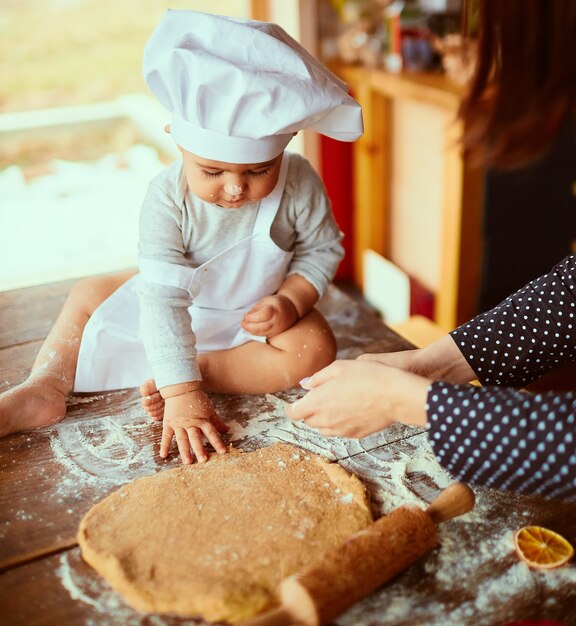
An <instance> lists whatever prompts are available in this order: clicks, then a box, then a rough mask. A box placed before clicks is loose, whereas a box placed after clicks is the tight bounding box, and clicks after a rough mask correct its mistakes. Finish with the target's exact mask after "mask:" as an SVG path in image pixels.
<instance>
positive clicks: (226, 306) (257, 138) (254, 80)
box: [0, 10, 362, 463]
mask: <svg viewBox="0 0 576 626" xmlns="http://www.w3.org/2000/svg"><path fill="white" fill-rule="evenodd" d="M144 77H145V79H146V81H147V83H148V85H149V86H150V88H151V90H152V92H153V93H154V94H155V95H156V97H157V98H158V99H159V100H160V102H161V103H162V104H163V105H164V106H165V107H166V108H167V109H168V110H169V111H170V112H171V114H172V121H171V124H170V127H169V132H170V134H171V136H172V138H173V140H174V141H175V143H176V145H177V146H178V148H179V150H180V153H181V155H182V158H181V159H179V160H177V161H176V162H174V163H173V164H171V165H170V166H168V167H167V168H166V169H165V170H164V171H163V172H161V173H160V174H159V175H158V176H157V177H156V178H155V179H154V180H153V181H152V182H151V184H150V187H149V190H148V193H147V195H146V198H145V200H144V203H143V207H142V213H141V220H140V243H139V270H140V271H139V273H138V274H136V275H133V276H130V275H129V274H126V273H124V274H121V275H114V276H110V277H104V278H98V279H87V280H85V281H84V282H82V283H80V284H79V286H78V287H77V288H75V289H74V290H73V292H72V294H71V296H70V298H69V300H68V301H67V303H66V304H65V306H64V309H63V312H62V314H61V316H60V318H59V319H58V320H57V322H56V325H55V327H54V329H53V331H52V332H51V333H50V335H49V336H48V338H47V340H46V343H45V345H44V346H43V347H42V349H41V351H40V354H39V357H38V359H37V361H36V363H35V364H34V367H33V370H32V373H31V375H30V378H29V379H28V381H26V382H25V383H24V384H23V385H21V386H20V387H18V388H16V389H14V390H11V391H10V392H8V393H7V394H5V395H4V396H2V397H0V429H2V428H3V430H4V433H7V432H13V431H15V430H20V429H24V428H31V427H38V426H42V425H44V424H46V423H52V422H53V421H55V420H57V419H60V418H61V417H62V416H63V415H64V413H65V403H64V399H65V397H66V395H67V394H68V393H70V391H72V390H75V391H96V390H98V391H100V390H106V389H119V388H125V387H134V386H137V385H138V384H140V383H141V382H142V381H148V382H145V383H144V384H143V385H142V387H141V392H142V394H143V396H144V400H143V404H144V406H145V408H146V410H147V411H148V412H149V413H150V415H151V416H152V417H153V418H154V419H163V434H162V443H161V447H160V455H161V456H162V457H166V456H167V455H168V451H169V447H170V445H171V442H172V440H173V438H175V439H176V442H177V446H178V449H179V452H180V455H181V457H182V460H183V462H184V463H191V462H192V460H193V457H194V456H195V457H196V459H197V460H198V461H204V460H206V458H207V454H206V450H205V448H204V439H203V437H205V438H206V439H207V440H208V441H209V442H210V443H211V444H212V446H213V447H214V449H215V450H216V451H217V452H221V453H223V452H225V450H226V448H225V446H224V443H223V442H222V439H221V436H220V435H221V433H222V432H224V431H225V430H226V426H225V425H224V423H223V422H222V420H221V419H220V418H219V416H218V415H217V414H216V412H215V410H214V407H213V405H212V402H211V401H210V399H209V397H208V395H207V394H208V393H210V392H217V393H247V394H258V393H266V392H275V391H279V390H281V389H286V388H289V387H292V386H294V385H295V384H296V383H297V382H298V381H299V380H300V379H301V378H303V377H306V376H309V375H311V374H312V373H313V372H315V371H317V370H318V369H320V368H322V367H324V366H325V365H327V364H328V363H330V362H331V361H332V360H333V359H334V357H335V353H336V345H335V340H334V336H333V334H332V332H331V330H330V328H329V326H328V324H327V322H326V321H325V319H324V318H323V317H322V315H321V314H320V313H319V312H318V311H317V310H316V309H315V308H314V305H315V304H316V302H317V301H318V299H319V297H320V296H321V295H322V294H323V293H324V292H325V290H326V288H327V286H328V284H329V283H330V281H331V280H332V278H333V276H334V273H335V271H336V269H337V266H338V263H339V261H340V259H341V257H342V254H343V250H342V247H341V244H340V240H341V233H340V231H339V229H338V227H337V224H336V223H335V220H334V218H333V216H332V213H331V210H330V204H329V201H328V199H327V197H326V193H325V190H324V187H323V185H322V182H321V180H320V179H319V177H318V176H317V174H316V173H315V172H314V170H313V168H312V167H311V165H310V164H309V163H308V162H307V161H306V160H305V159H304V158H303V157H301V156H299V155H296V154H290V153H288V152H286V151H285V148H286V146H287V145H288V143H289V141H290V140H291V139H292V137H293V136H294V135H295V134H296V133H297V132H298V131H299V130H301V129H304V128H311V129H314V130H316V131H318V132H321V133H323V134H326V135H329V136H331V137H334V138H337V139H343V140H346V141H352V140H355V139H356V138H358V137H359V136H360V134H361V132H362V119H361V112H360V107H359V106H358V104H357V103H356V102H355V101H354V100H353V99H352V98H350V96H348V95H347V93H346V88H345V85H344V84H343V83H342V82H341V81H339V79H337V78H336V77H335V76H333V75H332V74H331V73H330V72H328V70H326V68H324V67H323V66H322V65H320V64H319V63H318V62H317V61H316V60H315V59H314V58H313V57H311V56H310V55H309V54H308V53H307V52H306V51H305V50H304V49H303V48H302V47H301V46H300V45H299V44H298V43H297V42H296V41H294V40H293V39H292V38H291V37H289V35H287V34H286V33H285V32H284V31H283V30H282V29H281V28H280V27H278V26H276V25H274V24H269V23H264V22H256V21H250V20H238V19H232V18H225V17H221V16H214V15H208V14H204V13H197V12H193V11H175V10H171V11H168V12H167V13H166V14H165V16H164V18H163V19H162V21H161V23H160V24H159V26H158V28H157V29H156V31H155V32H154V33H153V35H152V37H151V39H150V41H149V42H148V44H147V46H146V49H145V55H144ZM80 339H81V342H79V340H80ZM79 343H80V345H79ZM72 381H73V386H72ZM18 398H20V404H19V407H20V409H19V410H20V417H19V419H17V420H16V421H14V416H16V415H17V414H16V413H15V411H16V410H17V409H16V408H15V407H16V405H17V400H18ZM33 398H35V400H33ZM22 400H23V401H24V402H22ZM32 402H35V404H36V407H37V408H38V407H39V406H42V407H43V409H44V410H43V411H42V414H43V415H45V416H44V417H38V412H36V417H35V418H34V421H32V422H31V413H30V409H23V408H22V407H24V405H27V406H28V405H31V403H32ZM56 405H58V409H57V410H56V408H55V407H56ZM49 406H51V407H52V408H50V410H48V407H49ZM10 411H11V412H10ZM48 414H50V415H48ZM3 416H4V417H3ZM6 416H8V417H6ZM27 416H28V417H27ZM2 423H4V427H2V426H1V424H2ZM1 432H2V430H0V433H1Z"/></svg>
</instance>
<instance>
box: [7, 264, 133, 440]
mask: <svg viewBox="0 0 576 626" xmlns="http://www.w3.org/2000/svg"><path fill="white" fill-rule="evenodd" d="M133 274H134V272H133V271H130V272H119V273H117V274H111V275H109V276H96V277H93V278H84V279H83V280H81V281H79V282H78V283H76V284H75V285H74V286H73V287H72V289H71V290H70V294H69V295H68V298H67V299H66V302H65V303H64V306H63V307H62V310H61V311H60V314H59V316H58V318H57V319H56V322H55V323H54V326H53V327H52V330H51V331H50V333H49V334H48V336H47V337H46V340H45V341H44V343H43V344H42V347H41V348H40V351H39V352H38V356H37V357H36V360H35V361H34V365H33V366H32V370H31V372H30V376H29V377H28V378H27V379H26V380H25V381H24V382H23V383H21V384H20V385H18V386H17V387H14V388H12V389H10V390H8V391H6V392H5V393H3V394H2V395H0V437H3V436H5V435H8V434H10V433H13V432H18V431H20V430H30V429H32V428H40V427H41V426H48V425H50V424H53V423H55V422H57V421H59V420H60V419H62V418H63V417H64V415H65V414H66V396H67V395H68V394H69V393H70V392H71V391H72V388H73V386H74V376H75V374H76V363H77V361H78V352H79V350H80V339H81V337H82V332H83V331H84V327H85V326H86V323H87V322H88V319H89V318H90V316H91V315H92V313H93V312H94V310H95V309H96V308H97V307H98V305H100V304H101V303H102V302H103V301H104V300H105V299H106V298H107V297H108V296H109V295H110V294H112V293H113V292H114V291H115V290H116V289H117V288H118V287H119V286H120V285H121V284H122V283H124V282H125V281H126V280H128V278H130V276H132V275H133Z"/></svg>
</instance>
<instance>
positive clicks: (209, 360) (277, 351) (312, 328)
mask: <svg viewBox="0 0 576 626" xmlns="http://www.w3.org/2000/svg"><path fill="white" fill-rule="evenodd" d="M335 358H336V339H335V338H334V334H333V333H332V329H331V328H330V326H329V325H328V322H327V321H326V320H325V319H324V317H323V316H322V315H321V314H320V313H319V312H318V311H316V310H315V309H314V310H312V311H311V312H310V313H309V314H308V315H306V316H305V317H303V318H302V319H301V320H300V321H299V322H298V323H297V324H295V325H294V326H292V327H291V328H289V329H288V330H285V331H284V332H283V333H280V334H279V335H276V336H275V337H272V338H271V339H269V340H268V343H259V342H257V341H250V342H249V343H245V344H243V345H241V346H238V347H237V348H232V349H230V350H218V351H216V352H208V353H206V354H201V355H199V356H198V364H199V365H200V370H201V372H202V378H203V381H204V388H205V390H206V391H210V392H214V393H234V394H241V393H247V394H259V393H274V392H276V391H281V390H283V389H289V388H290V387H294V386H296V385H297V384H298V382H299V381H300V380H302V378H304V377H306V376H311V375H312V374H313V373H314V372H316V371H318V370H319V369H321V368H323V367H325V366H326V365H328V364H330V363H332V361H333V360H334V359H335ZM140 393H141V394H142V396H143V399H142V406H143V407H144V409H146V411H147V412H148V413H149V415H150V417H152V419H155V420H160V419H162V416H163V413H164V402H163V400H162V397H161V396H160V394H159V393H158V391H157V390H156V386H155V385H154V381H147V382H146V383H144V384H143V385H142V386H141V387H140Z"/></svg>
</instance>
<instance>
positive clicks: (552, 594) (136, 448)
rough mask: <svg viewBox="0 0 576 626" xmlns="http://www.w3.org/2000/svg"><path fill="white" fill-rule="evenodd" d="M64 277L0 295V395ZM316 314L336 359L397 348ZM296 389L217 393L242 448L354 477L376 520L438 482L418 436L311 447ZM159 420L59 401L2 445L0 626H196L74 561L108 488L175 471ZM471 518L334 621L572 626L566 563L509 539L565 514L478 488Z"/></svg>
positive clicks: (133, 397)
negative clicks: (546, 563) (290, 447)
mask: <svg viewBox="0 0 576 626" xmlns="http://www.w3.org/2000/svg"><path fill="white" fill-rule="evenodd" d="M70 284H71V283H59V284H55V285H48V286H43V287H38V288H30V289H25V290H20V291H13V292H6V293H4V294H0V390H4V389H7V388H9V387H11V386H12V385H14V384H16V383H18V382H20V381H22V380H23V379H24V378H25V377H26V375H27V373H28V371H29V368H30V366H31V363H32V360H33V358H34V355H35V354H36V352H37V350H38V348H39V346H40V343H41V341H42V340H43V338H44V337H45V336H46V334H47V332H48V330H49V328H50V327H51V325H52V323H53V321H54V319H55V317H56V314H57V311H58V310H59V308H60V306H61V304H62V302H63V300H64V298H65V295H66V293H67V291H68V289H69V288H70ZM321 309H322V311H323V312H324V313H325V315H326V316H327V317H328V319H329V321H330V323H331V324H332V326H333V328H334V329H335V332H336V335H337V337H338V342H339V356H340V357H343V358H353V357H355V356H357V355H358V354H359V353H361V352H364V351H373V352H375V351H388V350H396V349H403V348H406V347H409V346H408V344H407V343H406V342H405V341H404V340H402V339H401V338H400V337H398V336H397V335H396V334H395V333H393V332H392V331H391V330H390V329H388V328H386V327H385V326H384V325H383V324H381V322H380V321H379V319H378V318H377V317H376V316H375V315H374V314H373V313H372V312H370V311H369V310H368V309H365V308H364V307H363V306H362V305H361V304H359V303H357V302H355V301H353V300H351V299H350V298H349V297H348V296H346V295H344V294H343V293H342V292H341V291H338V290H337V289H335V288H333V289H331V291H330V292H329V293H328V295H327V297H325V298H324V300H323V301H322V303H321ZM301 393H303V392H302V391H300V390H290V391H287V392H284V393H280V394H274V395H272V394H270V395H267V396H261V397H255V396H252V397H250V396H237V397H232V396H230V397H226V396H219V397H215V402H216V405H217V409H218V410H219V412H220V414H221V415H223V416H225V417H226V419H227V422H228V424H229V425H230V426H231V434H230V438H229V440H230V442H231V443H232V444H233V445H234V446H236V447H238V448H242V449H244V450H252V449H255V448H257V447H261V446H263V445H266V444H269V443H272V442H274V441H284V442H289V443H293V444H295V445H299V446H301V447H302V448H305V449H307V450H310V451H312V452H316V453H320V454H324V455H325V456H327V457H329V458H330V459H333V460H337V461H339V462H340V463H341V465H343V466H344V467H345V468H346V469H347V470H349V471H351V472H354V473H356V474H357V475H358V476H359V477H360V478H362V479H363V480H364V481H365V484H366V485H367V487H368V489H369V490H370V492H371V496H372V499H373V505H374V512H375V514H376V515H379V514H381V513H386V512H389V511H390V510H392V509H394V508H396V507H397V506H400V505H401V504H403V503H406V502H416V503H419V504H420V505H421V506H424V504H425V502H426V501H429V500H431V499H432V498H433V497H434V495H435V494H436V493H437V492H438V489H439V488H441V487H443V486H445V485H446V484H448V483H449V482H450V480H451V479H450V477H449V476H448V474H446V473H445V472H444V471H443V470H441V468H440V467H439V466H438V465H437V464H436V462H435V460H434V457H433V455H432V452H431V449H430V447H429V445H428V442H427V436H426V433H425V431H424V430H422V429H418V428H409V427H405V426H399V425H398V426H394V427H393V428H390V429H388V430H387V431H385V432H383V433H379V434H376V435H372V436H370V437H366V438H365V439H362V440H359V441H358V440H346V439H323V438H320V437H319V436H318V435H316V434H314V433H313V432H312V431H310V430H308V429H306V428H305V427H295V426H293V425H291V424H290V423H289V421H288V420H287V419H286V418H285V417H284V414H283V406H284V403H285V402H286V401H291V400H294V399H295V398H297V397H299V395H300V394H301ZM160 428H161V427H160V426H159V425H158V424H156V423H152V422H151V421H150V420H148V419H147V417H146V415H145V413H144V412H143V410H142V409H141V408H140V406H139V399H138V394H137V392H136V391H135V390H125V391H119V392H111V393H99V394H82V395H77V396H73V397H72V398H70V402H69V407H68V415H67V417H66V419H65V420H64V421H63V422H61V423H60V424H58V425H56V426H53V427H51V428H47V429H45V430H41V431H36V432H28V433H21V434H16V435H13V436H10V437H7V438H5V439H3V440H0V571H1V572H2V573H1V574H0V624H2V625H3V626H12V625H16V624H21V625H26V626H32V625H43V624H46V625H58V626H68V625H70V626H72V625H73V626H80V625H87V626H88V625H90V626H92V625H94V626H96V625H100V624H105V625H111V626H112V625H118V626H132V625H134V626H136V625H138V626H144V625H146V626H169V625H174V624H201V623H202V622H201V621H198V620H190V619H189V620H183V619H180V618H176V617H173V616H164V615H140V614H138V613H136V612H135V611H133V610H132V609H131V608H129V607H128V606H127V605H126V604H125V603H124V602H123V601H122V599H121V598H120V597H119V596H118V595H117V594H116V593H115V592H113V591H112V590H111V589H110V588H109V586H108V585H107V584H106V583H105V582H104V581H103V580H102V579H101V578H100V577H99V576H98V575H96V573H95V572H94V571H93V570H91V568H89V567H88V566H87V565H86V564H85V563H84V562H83V561H82V559H81V556H80V553H79V549H78V547H77V544H76V539H75V534H76V529H77V527H78V523H79V521H80V519H81V517H82V516H83V514H84V513H85V512H86V511H87V510H88V509H89V508H90V507H91V506H92V505H93V504H94V503H96V502H97V501H99V500H100V499H102V498H103V497H104V496H106V495H107V494H109V493H110V492H111V491H112V490H114V489H115V488H116V487H118V486H119V485H121V484H123V483H125V482H128V481H130V480H132V479H135V478H137V477H140V476H144V475H149V474H152V473H154V472H157V471H161V470H163V469H165V468H171V467H175V466H177V465H178V463H179V461H178V459H177V458H172V459H170V460H168V461H162V460H161V459H160V458H159V457H158V445H159V437H160ZM476 495H477V505H476V507H475V509H474V511H472V512H471V513H469V514H467V515H465V516H463V517H461V518H459V519H457V520H453V521H451V522H447V523H445V524H443V525H442V526H441V527H440V538H441V546H440V548H439V549H437V550H435V551H433V552H432V553H430V554H429V555H428V556H427V557H425V558H424V559H422V560H421V561H420V562H419V563H418V564H416V565H415V566H413V567H412V568H410V569H409V570H407V571H406V572H405V573H403V574H401V575H400V576H398V577H397V578H396V579H395V581H393V582H392V583H390V584H388V585H387V586H385V587H384V588H382V589H381V590H379V591H378V592H377V593H375V594H373V595H372V596H371V597H369V598H367V599H366V600H364V601H363V602H360V603H359V604H357V605H356V606H355V607H354V608H353V609H351V610H350V611H348V612H347V613H346V614H345V615H343V616H341V618H340V619H339V620H338V622H337V623H338V624H340V625H342V626H345V625H346V626H347V625H350V626H352V625H356V624H370V625H385V624H394V625H395V626H401V625H406V626H408V625H413V624H415V623H418V624H430V625H432V624H434V625H438V626H449V625H451V624H454V625H458V626H462V625H467V624H470V625H474V626H480V625H494V626H496V625H498V624H505V623H508V622H513V621H516V620H529V619H531V620H536V619H541V620H543V619H547V620H556V621H558V622H561V623H562V624H566V625H568V624H576V566H575V565H570V566H567V567H564V568H561V569H559V570H556V571H552V572H546V573H542V572H534V571H531V570H529V569H528V568H527V567H526V566H525V565H524V564H523V563H521V562H519V560H518V558H517V557H516V554H515V552H514V549H513V544H512V532H513V531H514V530H515V529H517V528H519V527H521V526H525V525H528V524H542V525H545V526H547V527H550V528H552V529H555V530H557V531H558V532H561V533H562V534H564V535H565V536H566V537H567V538H568V539H569V540H571V541H572V542H573V543H576V523H575V521H574V520H575V519H576V506H574V505H568V504H561V503H558V502H554V503H551V502H546V501H543V500H540V499H537V498H528V497H520V496H516V495H511V494H503V493H499V492H496V491H490V490H484V489H476Z"/></svg>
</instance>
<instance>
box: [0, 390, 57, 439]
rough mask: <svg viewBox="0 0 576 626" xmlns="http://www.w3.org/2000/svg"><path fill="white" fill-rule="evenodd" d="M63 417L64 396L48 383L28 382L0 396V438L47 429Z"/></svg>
mask: <svg viewBox="0 0 576 626" xmlns="http://www.w3.org/2000/svg"><path fill="white" fill-rule="evenodd" d="M65 415H66V394H65V393H64V392H62V391H60V390H59V389H58V388H57V387H56V386H54V385H53V384H51V382H50V381H46V380H43V379H28V380H26V381H25V382H23V383H22V384H21V385H18V386H17V387H14V388H13V389H9V390H8V391H6V392H5V393H3V394H2V395H0V437H5V436H6V435H9V434H10V433H17V432H19V431H21V430H32V429H34V428H42V426H50V425H51V424H55V423H56V422H58V421H60V420H61V419H62V418H63V417H64V416H65Z"/></svg>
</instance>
